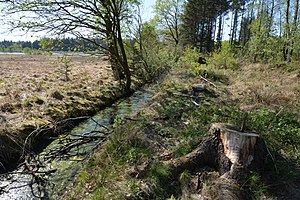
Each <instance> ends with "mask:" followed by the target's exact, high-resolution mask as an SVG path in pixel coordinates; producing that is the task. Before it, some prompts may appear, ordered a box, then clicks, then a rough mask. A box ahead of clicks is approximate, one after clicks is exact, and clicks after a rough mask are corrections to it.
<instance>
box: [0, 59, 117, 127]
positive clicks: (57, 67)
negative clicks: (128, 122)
mask: <svg viewBox="0 0 300 200" xmlns="http://www.w3.org/2000/svg"><path fill="white" fill-rule="evenodd" d="M69 65H70V69H69V70H70V72H69V74H70V75H69V78H70V81H65V75H64V71H65V69H64V63H61V62H60V61H59V59H58V58H57V57H56V56H51V57H47V56H43V55H1V56H0V115H1V117H2V123H1V125H3V124H5V125H6V127H7V126H10V125H12V126H17V125H20V124H22V122H24V121H26V120H29V119H31V118H34V117H38V118H39V117H41V118H43V119H46V120H47V118H48V116H47V109H49V108H51V107H56V104H57V105H58V104H61V102H63V101H65V100H69V99H70V97H72V96H73V97H74V96H80V95H82V96H85V94H84V92H92V90H95V88H97V90H98V88H100V87H101V86H103V87H105V86H107V85H111V84H113V83H112V73H111V69H110V66H109V64H108V62H107V61H99V60H97V59H96V58H89V57H72V58H71V62H70V64H69ZM48 119H49V118H48ZM3 121H5V123H4V122H3ZM2 128H3V127H2Z"/></svg>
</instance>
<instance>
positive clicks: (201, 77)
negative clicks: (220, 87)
mask: <svg viewBox="0 0 300 200" xmlns="http://www.w3.org/2000/svg"><path fill="white" fill-rule="evenodd" d="M199 77H200V79H202V80H204V81H205V82H207V83H209V84H210V85H212V86H213V87H215V88H217V86H216V84H214V83H213V82H211V81H209V80H207V79H206V78H204V77H203V76H201V75H199Z"/></svg>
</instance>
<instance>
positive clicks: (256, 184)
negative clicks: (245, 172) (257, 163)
mask: <svg viewBox="0 0 300 200" xmlns="http://www.w3.org/2000/svg"><path fill="white" fill-rule="evenodd" d="M248 182H249V190H250V192H251V193H252V195H253V199H261V197H262V196H264V194H265V192H266V187H265V186H264V185H263V183H262V180H261V178H260V176H259V174H257V173H255V172H253V173H251V174H250V175H249V177H248Z"/></svg>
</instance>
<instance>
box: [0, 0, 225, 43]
mask: <svg viewBox="0 0 300 200" xmlns="http://www.w3.org/2000/svg"><path fill="white" fill-rule="evenodd" d="M154 4H155V0H143V6H142V7H141V13H142V18H143V21H147V20H150V19H151V18H152V17H153V15H154V13H153V6H154ZM0 9H1V5H0ZM229 23H230V20H227V21H226V22H225V27H224V32H225V35H224V36H223V39H225V40H226V39H228V38H229V36H228V34H226V33H229V25H230V24H229ZM44 36H45V33H24V32H20V31H14V32H8V27H6V26H4V25H0V41H3V40H12V41H34V40H37V39H40V38H42V37H44Z"/></svg>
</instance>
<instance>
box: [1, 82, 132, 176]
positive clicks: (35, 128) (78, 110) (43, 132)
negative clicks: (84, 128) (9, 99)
mask: <svg viewBox="0 0 300 200" xmlns="http://www.w3.org/2000/svg"><path fill="white" fill-rule="evenodd" d="M129 95H130V94H128V93H125V92H124V91H123V90H122V89H119V88H117V87H112V88H107V91H106V92H105V93H103V95H100V96H99V97H95V99H93V101H89V103H79V102H78V101H70V102H65V104H67V106H68V109H66V110H65V111H64V114H63V115H60V116H59V121H56V119H55V118H56V116H57V115H58V114H61V113H60V112H61V111H63V110H59V109H58V108H53V110H52V113H51V115H50V116H51V119H50V120H45V119H39V120H32V121H27V122H26V123H23V124H22V125H21V126H20V127H19V128H18V129H16V130H14V131H13V132H10V131H9V130H7V132H3V133H2V134H1V135H0V152H1V153H0V162H1V164H2V165H1V166H0V172H5V171H8V170H11V169H14V168H15V167H16V166H17V165H18V164H19V162H20V161H22V159H23V156H24V155H25V154H27V153H29V152H32V151H33V152H35V153H37V152H39V151H41V150H42V149H43V148H45V147H46V146H47V145H48V144H49V143H50V142H51V141H53V138H55V137H56V136H58V135H59V134H61V133H63V132H65V131H68V130H71V129H72V128H73V127H74V126H75V125H77V124H78V123H79V122H81V121H82V120H84V119H86V118H85V117H82V116H92V115H94V114H96V113H97V112H98V111H99V110H101V109H103V108H105V107H107V106H110V105H111V104H113V103H114V102H116V101H117V100H119V99H121V98H124V97H126V96H129Z"/></svg>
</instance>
